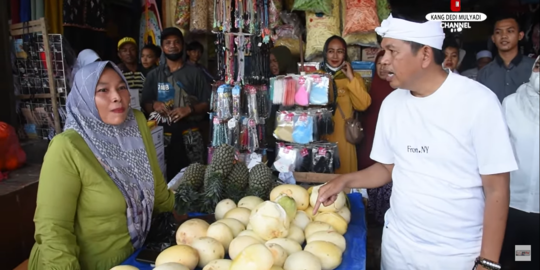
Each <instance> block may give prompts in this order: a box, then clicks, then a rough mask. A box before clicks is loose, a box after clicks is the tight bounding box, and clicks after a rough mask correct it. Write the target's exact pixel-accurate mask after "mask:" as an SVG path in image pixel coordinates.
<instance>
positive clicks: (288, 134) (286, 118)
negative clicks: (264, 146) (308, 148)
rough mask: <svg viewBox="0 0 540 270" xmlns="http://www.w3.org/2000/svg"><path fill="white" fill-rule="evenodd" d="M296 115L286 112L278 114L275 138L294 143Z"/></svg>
mask: <svg viewBox="0 0 540 270" xmlns="http://www.w3.org/2000/svg"><path fill="white" fill-rule="evenodd" d="M293 118H294V114H293V113H289V112H286V111H282V112H278V116H277V121H276V125H277V126H276V130H274V137H275V138H276V139H278V140H281V141H286V142H293V137H292V134H293V131H294V121H293Z"/></svg>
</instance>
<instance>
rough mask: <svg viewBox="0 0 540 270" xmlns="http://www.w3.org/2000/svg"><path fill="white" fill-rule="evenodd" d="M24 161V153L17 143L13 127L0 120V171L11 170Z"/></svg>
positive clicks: (17, 139) (18, 166)
mask: <svg viewBox="0 0 540 270" xmlns="http://www.w3.org/2000/svg"><path fill="white" fill-rule="evenodd" d="M25 162H26V153H25V152H24V151H23V149H22V148H21V145H20V144H19V138H18V137H17V132H15V129H14V128H13V127H12V126H10V125H8V124H7V123H4V122H0V171H13V170H16V169H18V168H20V167H21V166H22V165H24V163H25Z"/></svg>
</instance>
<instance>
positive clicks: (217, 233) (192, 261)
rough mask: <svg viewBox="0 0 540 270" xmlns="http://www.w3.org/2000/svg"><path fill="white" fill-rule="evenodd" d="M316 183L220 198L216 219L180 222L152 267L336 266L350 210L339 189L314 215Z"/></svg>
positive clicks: (264, 269) (320, 269)
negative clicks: (267, 194)
mask: <svg viewBox="0 0 540 270" xmlns="http://www.w3.org/2000/svg"><path fill="white" fill-rule="evenodd" d="M319 188H320V186H316V187H313V188H310V189H309V190H306V189H305V188H303V187H300V186H296V185H280V186H277V187H275V188H274V189H273V190H272V191H271V193H270V200H268V201H264V200H263V199H261V198H259V197H256V196H247V197H244V198H242V199H241V200H239V201H238V203H235V202H234V201H233V200H231V199H224V200H222V201H220V202H219V203H218V204H217V205H216V208H215V218H216V222H214V223H212V224H209V223H207V222H206V221H204V220H201V219H190V220H188V221H186V222H184V223H183V224H182V225H181V226H180V227H179V228H178V231H177V233H176V242H177V245H176V246H172V247H170V248H168V249H166V250H164V251H163V252H162V253H161V254H160V255H159V256H158V258H157V260H156V269H162V268H159V267H161V266H162V265H167V266H170V265H172V264H174V263H176V264H180V265H182V266H184V267H187V269H190V270H193V269H195V268H196V267H197V266H198V267H200V268H202V269H203V270H246V269H250V270H298V269H304V270H331V269H335V268H337V267H338V266H339V265H340V264H341V261H342V255H343V252H344V251H345V248H346V241H345V237H344V236H343V235H344V234H345V233H346V231H347V227H348V223H349V221H350V218H351V213H350V210H349V207H348V203H347V202H348V201H347V195H346V194H345V193H344V192H342V193H340V194H339V195H338V196H337V199H336V201H335V202H334V203H333V204H332V205H328V206H324V205H322V206H321V207H320V209H319V211H318V213H316V214H315V215H313V206H314V205H315V202H316V200H317V197H318V191H319ZM302 247H303V248H302ZM227 255H228V258H229V259H226V257H227ZM179 267H180V266H179ZM163 269H165V268H163ZM167 269H169V268H167ZM170 269H173V268H170ZM178 269H182V270H183V269H184V268H178Z"/></svg>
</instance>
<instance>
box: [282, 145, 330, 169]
mask: <svg viewBox="0 0 540 270" xmlns="http://www.w3.org/2000/svg"><path fill="white" fill-rule="evenodd" d="M337 149H338V148H337V144H336V143H329V142H320V143H310V144H292V143H278V144H277V150H276V151H277V155H276V161H275V162H274V164H273V166H272V168H273V169H274V170H276V171H278V172H282V173H285V172H315V173H334V171H335V169H336V168H338V167H339V163H340V161H339V153H338V150H337Z"/></svg>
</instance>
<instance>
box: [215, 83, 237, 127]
mask: <svg viewBox="0 0 540 270" xmlns="http://www.w3.org/2000/svg"><path fill="white" fill-rule="evenodd" d="M232 89H233V87H232V86H231V85H228V84H223V85H221V86H219V87H218V89H217V95H218V97H217V106H216V108H215V112H216V117H217V118H218V119H229V118H231V117H232V115H233V99H232Z"/></svg>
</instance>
